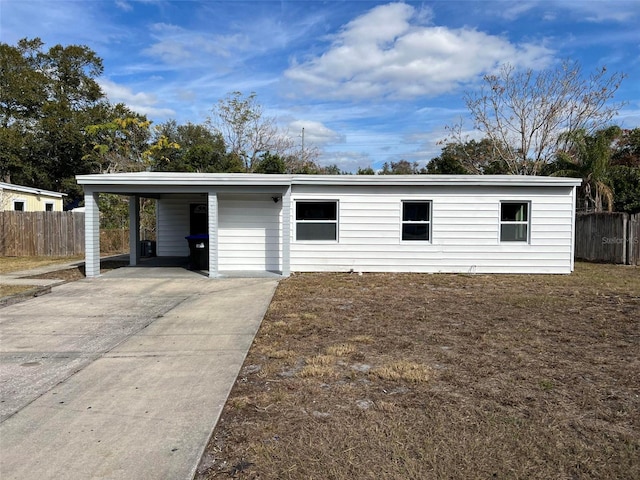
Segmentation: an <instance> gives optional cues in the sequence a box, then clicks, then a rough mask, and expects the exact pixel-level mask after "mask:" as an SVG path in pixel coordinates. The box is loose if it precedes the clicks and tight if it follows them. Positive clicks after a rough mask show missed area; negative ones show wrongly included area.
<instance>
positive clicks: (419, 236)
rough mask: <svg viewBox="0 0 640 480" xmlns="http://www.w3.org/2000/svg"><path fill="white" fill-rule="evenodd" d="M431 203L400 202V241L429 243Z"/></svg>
mask: <svg viewBox="0 0 640 480" xmlns="http://www.w3.org/2000/svg"><path fill="white" fill-rule="evenodd" d="M430 232H431V202H407V201H404V202H402V240H403V241H412V240H421V241H427V242H428V241H429V240H430V237H431V235H430Z"/></svg>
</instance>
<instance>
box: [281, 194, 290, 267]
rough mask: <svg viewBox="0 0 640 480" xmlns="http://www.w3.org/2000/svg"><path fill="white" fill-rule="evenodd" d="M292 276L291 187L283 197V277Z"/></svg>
mask: <svg viewBox="0 0 640 480" xmlns="http://www.w3.org/2000/svg"><path fill="white" fill-rule="evenodd" d="M289 275H291V185H289V186H288V187H287V190H286V191H285V192H284V195H283V196H282V276H283V277H288V276H289Z"/></svg>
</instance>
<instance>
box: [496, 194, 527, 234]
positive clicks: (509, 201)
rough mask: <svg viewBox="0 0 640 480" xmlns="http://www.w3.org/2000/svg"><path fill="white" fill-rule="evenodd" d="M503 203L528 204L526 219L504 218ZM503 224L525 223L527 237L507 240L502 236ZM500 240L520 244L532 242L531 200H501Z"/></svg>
mask: <svg viewBox="0 0 640 480" xmlns="http://www.w3.org/2000/svg"><path fill="white" fill-rule="evenodd" d="M503 205H525V206H526V212H525V213H526V220H502V206H503ZM503 225H524V226H525V227H526V229H527V235H526V237H527V238H526V239H524V240H508V239H507V240H505V239H503V238H502V227H503ZM498 241H499V242H500V243H501V244H511V245H514V244H516V245H517V244H520V245H529V244H530V243H531V200H500V207H499V211H498Z"/></svg>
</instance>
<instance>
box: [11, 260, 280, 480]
mask: <svg viewBox="0 0 640 480" xmlns="http://www.w3.org/2000/svg"><path fill="white" fill-rule="evenodd" d="M276 285H277V279H274V278H228V279H221V280H212V279H208V278H206V277H203V276H201V275H199V274H197V273H194V272H189V271H186V270H184V269H181V268H144V267H133V268H121V269H118V270H114V271H112V272H110V273H108V274H106V275H104V276H102V277H99V278H96V279H93V280H81V281H78V282H73V283H69V284H65V285H62V286H59V287H55V288H54V289H53V290H52V292H51V293H50V294H48V295H44V296H42V297H37V298H33V299H30V300H27V301H25V302H22V303H18V304H15V305H11V306H8V307H5V308H1V309H0V391H1V394H2V398H1V401H0V422H1V423H0V478H2V479H3V480H8V479H22V480H26V479H39V480H41V479H49V478H50V479H61V478H65V479H90V478H102V479H106V478H109V479H191V478H192V477H193V475H194V472H195V469H196V467H197V464H198V461H199V459H200V457H201V455H202V452H203V450H204V448H205V445H206V442H207V440H208V438H209V436H210V435H211V432H212V431H213V428H214V426H215V424H216V422H217V420H218V418H219V416H220V412H221V410H222V407H223V405H224V403H225V401H226V399H227V396H228V394H229V391H230V390H231V387H232V386H233V383H234V381H235V379H236V377H237V375H238V372H239V371H240V368H241V366H242V363H243V361H244V358H245V356H246V354H247V351H248V349H249V347H250V346H251V343H252V341H253V338H254V336H255V333H256V331H257V329H258V327H259V325H260V322H261V321H262V318H263V316H264V313H265V312H266V309H267V307H268V305H269V302H270V301H271V297H272V296H273V293H274V291H275V288H276Z"/></svg>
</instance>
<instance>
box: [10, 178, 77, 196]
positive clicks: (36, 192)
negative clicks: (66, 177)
mask: <svg viewBox="0 0 640 480" xmlns="http://www.w3.org/2000/svg"><path fill="white" fill-rule="evenodd" d="M0 190H11V191H12V192H23V193H30V194H32V195H45V196H47V197H55V198H62V197H65V196H67V194H66V193H60V192H52V191H50V190H43V189H41V188H32V187H23V186H22V185H14V184H12V183H4V182H0Z"/></svg>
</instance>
